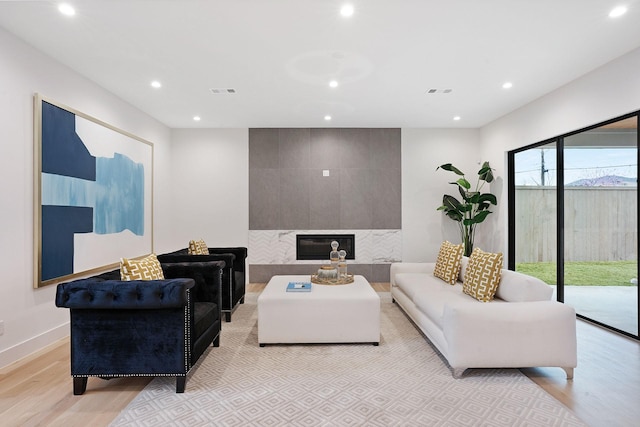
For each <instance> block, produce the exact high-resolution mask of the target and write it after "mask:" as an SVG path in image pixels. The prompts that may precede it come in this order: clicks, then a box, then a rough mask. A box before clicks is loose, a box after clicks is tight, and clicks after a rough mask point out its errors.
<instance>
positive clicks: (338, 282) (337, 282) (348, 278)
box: [311, 274, 354, 285]
mask: <svg viewBox="0 0 640 427" xmlns="http://www.w3.org/2000/svg"><path fill="white" fill-rule="evenodd" d="M353 280H354V278H353V274H347V276H346V277H345V278H344V279H341V278H339V277H336V278H334V279H328V278H322V277H319V276H317V275H315V274H312V275H311V283H317V284H318V285H348V284H349V283H353Z"/></svg>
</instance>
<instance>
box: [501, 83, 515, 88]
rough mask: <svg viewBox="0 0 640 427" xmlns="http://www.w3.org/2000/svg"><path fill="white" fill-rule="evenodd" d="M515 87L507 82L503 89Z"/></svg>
mask: <svg viewBox="0 0 640 427" xmlns="http://www.w3.org/2000/svg"><path fill="white" fill-rule="evenodd" d="M512 87H513V83H511V82H506V83H504V84H503V85H502V89H511V88H512Z"/></svg>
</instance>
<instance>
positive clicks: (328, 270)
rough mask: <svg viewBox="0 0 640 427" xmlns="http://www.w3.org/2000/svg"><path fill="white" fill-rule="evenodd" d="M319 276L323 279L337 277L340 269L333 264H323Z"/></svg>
mask: <svg viewBox="0 0 640 427" xmlns="http://www.w3.org/2000/svg"><path fill="white" fill-rule="evenodd" d="M318 277H319V278H321V279H337V278H338V270H337V269H336V268H334V267H333V266H331V265H323V266H322V267H320V269H319V270H318Z"/></svg>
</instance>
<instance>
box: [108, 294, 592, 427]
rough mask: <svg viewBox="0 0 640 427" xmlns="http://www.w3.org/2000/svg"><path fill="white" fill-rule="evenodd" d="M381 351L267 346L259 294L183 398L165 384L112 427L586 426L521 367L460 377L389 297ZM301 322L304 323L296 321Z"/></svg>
mask: <svg viewBox="0 0 640 427" xmlns="http://www.w3.org/2000/svg"><path fill="white" fill-rule="evenodd" d="M380 295H381V296H382V312H381V318H382V321H381V331H382V339H381V342H380V346H378V347H375V346H373V345H366V344H358V345H355V344H354V345H351V344H341V345H282V346H280V345H278V346H266V347H263V348H261V347H259V346H258V331H257V328H258V326H257V308H256V299H257V294H249V295H247V301H246V303H245V304H244V305H242V306H241V307H240V308H238V310H237V311H236V312H235V313H234V315H233V322H231V323H224V325H223V330H222V338H221V347H219V348H212V349H210V350H207V352H206V353H205V354H204V355H203V356H202V357H201V358H200V360H199V362H198V364H197V365H196V366H195V367H194V369H192V371H191V373H190V375H189V377H188V378H187V387H186V391H185V393H184V394H176V393H175V379H173V378H156V379H154V380H153V381H152V382H151V383H149V385H148V386H147V387H146V388H145V389H144V390H143V391H142V392H141V393H140V394H139V395H138V396H137V397H136V398H135V399H134V400H133V401H132V402H131V403H130V404H129V405H128V406H127V408H125V409H124V410H123V411H122V412H121V413H120V414H119V415H118V417H117V418H116V419H115V420H114V421H113V423H112V424H111V425H112V426H156V425H184V426H365V425H366V426H545V427H547V426H584V425H586V424H584V423H583V422H581V421H580V420H579V419H578V418H577V417H576V416H575V415H574V414H573V413H571V412H570V411H569V410H568V409H567V408H566V407H564V406H563V405H562V404H561V403H559V402H558V401H556V400H555V399H554V398H552V397H551V396H549V395H548V394H547V393H546V392H545V391H544V390H542V389H541V388H539V387H538V386H537V385H535V384H534V383H533V382H532V381H530V380H529V379H528V378H527V377H526V376H525V375H523V374H522V373H520V371H518V370H516V369H473V370H467V372H466V373H465V375H464V377H463V378H462V379H458V380H456V379H453V377H452V376H451V371H450V369H449V368H448V367H447V365H446V363H445V362H444V360H443V359H442V358H441V356H440V355H439V354H438V353H437V352H436V351H434V349H433V348H432V347H431V345H430V344H429V342H428V341H427V340H425V338H424V337H423V336H422V335H421V334H420V333H419V332H418V331H417V330H416V328H415V327H414V326H413V324H411V323H410V321H409V320H408V319H407V318H406V317H405V315H404V314H403V313H402V312H401V310H400V309H399V308H398V307H397V306H396V305H394V304H392V303H391V301H390V297H389V293H381V294H380ZM292 321H295V319H292Z"/></svg>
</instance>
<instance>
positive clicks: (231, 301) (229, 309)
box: [158, 247, 247, 322]
mask: <svg viewBox="0 0 640 427" xmlns="http://www.w3.org/2000/svg"><path fill="white" fill-rule="evenodd" d="M208 249H209V255H189V251H188V249H187V248H184V249H180V250H177V251H175V252H170V253H166V254H162V255H158V260H159V261H160V262H161V263H162V262H202V261H224V262H225V264H226V265H225V268H224V269H223V272H222V312H223V313H224V315H225V320H226V321H227V322H231V315H232V314H233V312H234V311H235V310H236V308H238V304H242V303H244V294H245V279H246V259H247V248H244V247H226V248H208Z"/></svg>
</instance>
